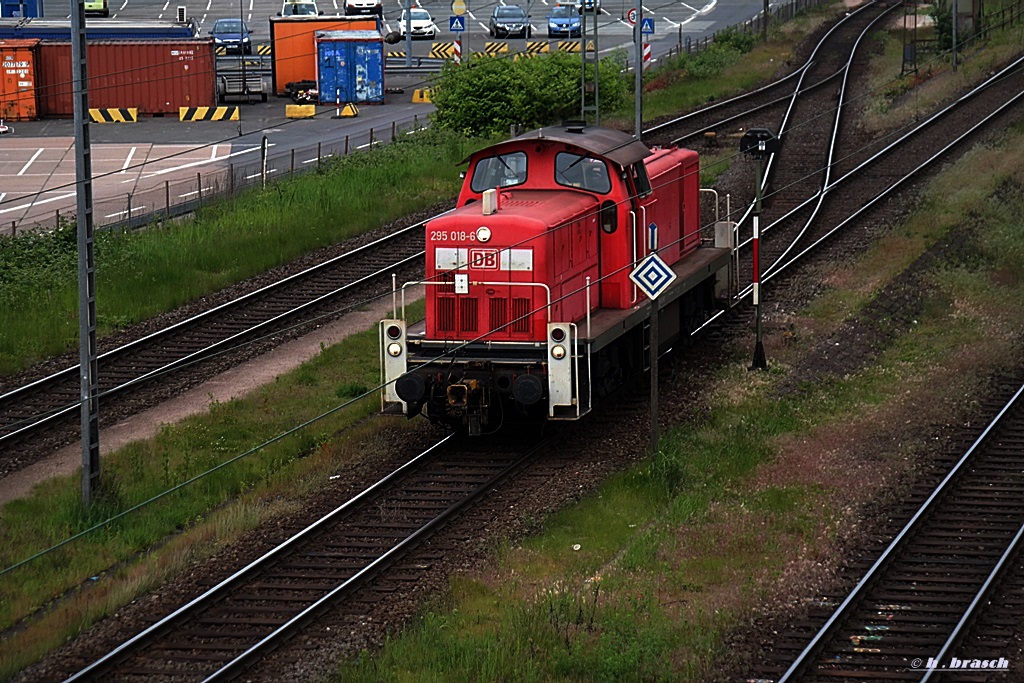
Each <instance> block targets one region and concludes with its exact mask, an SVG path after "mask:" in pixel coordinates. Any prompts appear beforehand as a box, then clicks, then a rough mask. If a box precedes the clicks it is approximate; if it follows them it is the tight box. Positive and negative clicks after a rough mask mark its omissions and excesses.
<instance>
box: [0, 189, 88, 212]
mask: <svg viewBox="0 0 1024 683" xmlns="http://www.w3.org/2000/svg"><path fill="white" fill-rule="evenodd" d="M74 196H75V193H74V192H71V193H70V194H62V195H58V196H56V197H50V198H49V199H40V200H38V201H35V202H29V203H28V204H19V205H18V206H12V207H10V208H9V209H0V213H9V212H11V211H21V210H22V209H31V208H32V207H33V206H39V205H40V204H49V203H50V202H59V201H60V200H62V199H67V198H68V197H74Z"/></svg>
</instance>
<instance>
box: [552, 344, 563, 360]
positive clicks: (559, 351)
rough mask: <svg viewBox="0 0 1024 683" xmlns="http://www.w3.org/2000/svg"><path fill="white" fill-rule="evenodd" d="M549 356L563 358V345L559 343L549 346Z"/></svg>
mask: <svg viewBox="0 0 1024 683" xmlns="http://www.w3.org/2000/svg"><path fill="white" fill-rule="evenodd" d="M551 357H552V358H554V359H555V360H562V359H563V358H565V347H564V346H562V345H561V344H558V345H556V346H552V347H551Z"/></svg>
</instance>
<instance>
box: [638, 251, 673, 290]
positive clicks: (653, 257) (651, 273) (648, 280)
mask: <svg viewBox="0 0 1024 683" xmlns="http://www.w3.org/2000/svg"><path fill="white" fill-rule="evenodd" d="M629 279H630V280H632V281H633V283H634V284H635V285H636V286H637V287H639V288H640V289H641V290H642V291H643V293H644V294H646V295H647V296H648V298H650V299H657V298H658V295H659V294H661V293H662V292H663V291H665V288H666V287H668V286H669V285H670V284H672V282H673V281H674V280H675V279H676V274H675V272H673V270H672V269H671V268H669V267H668V264H667V263H665V262H664V261H662V260H661V257H660V256H658V255H657V254H650V255H648V257H647V258H645V259H644V260H643V261H641V262H640V265H638V266H637V267H636V268H634V269H633V272H632V273H630V274H629Z"/></svg>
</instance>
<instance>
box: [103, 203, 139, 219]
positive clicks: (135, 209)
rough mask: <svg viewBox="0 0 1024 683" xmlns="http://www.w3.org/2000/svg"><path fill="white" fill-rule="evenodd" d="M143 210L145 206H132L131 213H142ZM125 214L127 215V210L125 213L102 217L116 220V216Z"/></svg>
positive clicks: (120, 212)
mask: <svg viewBox="0 0 1024 683" xmlns="http://www.w3.org/2000/svg"><path fill="white" fill-rule="evenodd" d="M145 208H146V206H145V205H142V206H133V207H132V213H135V212H136V211H142V210H143V209H145ZM127 213H128V211H127V210H126V211H118V212H117V213H108V214H107V215H106V216H104V218H117V217H118V216H124V215H125V214H127Z"/></svg>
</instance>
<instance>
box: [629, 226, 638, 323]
mask: <svg viewBox="0 0 1024 683" xmlns="http://www.w3.org/2000/svg"><path fill="white" fill-rule="evenodd" d="M629 218H630V220H632V221H633V238H632V240H630V241H631V242H632V243H633V265H634V266H636V211H630V212H629ZM638 289H639V288H638V287H637V286H636V285H635V284H634V285H633V298H632V299H631V300H630V302H629V303H630V304H635V303H636V298H637V296H636V295H637V290H638Z"/></svg>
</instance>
